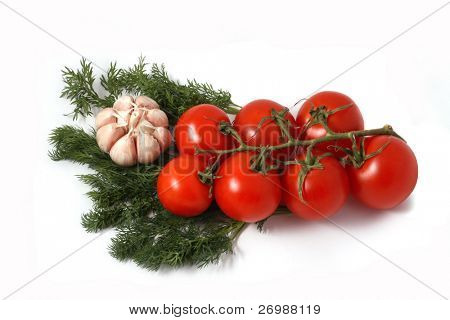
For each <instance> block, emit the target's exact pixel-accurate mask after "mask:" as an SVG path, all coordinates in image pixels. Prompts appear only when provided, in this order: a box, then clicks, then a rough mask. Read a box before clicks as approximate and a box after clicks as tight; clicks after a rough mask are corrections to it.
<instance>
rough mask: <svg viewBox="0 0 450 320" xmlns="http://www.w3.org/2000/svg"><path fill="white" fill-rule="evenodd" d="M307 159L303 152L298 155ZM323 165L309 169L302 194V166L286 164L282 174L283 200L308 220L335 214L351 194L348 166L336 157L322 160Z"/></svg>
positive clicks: (291, 209) (301, 158) (292, 209)
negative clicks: (300, 190) (300, 181)
mask: <svg viewBox="0 0 450 320" xmlns="http://www.w3.org/2000/svg"><path fill="white" fill-rule="evenodd" d="M297 158H298V159H300V160H303V159H304V155H303V154H301V155H299V156H298V157H297ZM320 163H321V164H322V166H323V168H322V169H312V170H311V171H309V172H308V173H307V175H306V177H305V180H304V182H303V189H302V196H303V199H304V201H305V202H306V203H304V202H302V201H301V199H300V196H299V188H298V174H299V173H300V171H301V169H302V166H301V165H300V164H291V165H288V166H286V168H285V170H284V172H283V175H282V177H281V186H282V190H283V200H284V201H285V203H286V206H287V207H288V209H289V210H290V211H291V212H292V213H294V214H296V215H297V216H299V217H301V218H304V219H307V220H318V219H323V218H326V217H329V216H331V215H333V214H335V213H336V212H337V211H339V209H341V208H342V206H343V205H344V203H345V201H346V200H347V197H348V194H349V189H350V188H349V183H348V177H347V175H346V172H345V169H344V168H343V167H342V166H341V164H340V163H339V161H337V160H336V159H335V158H333V157H325V158H323V159H321V160H320Z"/></svg>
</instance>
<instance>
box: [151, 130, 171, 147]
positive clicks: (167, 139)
mask: <svg viewBox="0 0 450 320" xmlns="http://www.w3.org/2000/svg"><path fill="white" fill-rule="evenodd" d="M153 136H154V137H155V139H156V140H158V143H159V146H160V148H161V152H164V151H165V150H166V149H167V148H168V147H169V146H170V144H171V143H172V134H171V133H170V131H169V129H167V128H164V127H156V128H155V131H154V132H153Z"/></svg>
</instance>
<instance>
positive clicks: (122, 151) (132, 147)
mask: <svg viewBox="0 0 450 320" xmlns="http://www.w3.org/2000/svg"><path fill="white" fill-rule="evenodd" d="M109 155H110V157H111V160H112V161H113V162H114V163H115V164H118V165H119V166H122V167H130V166H133V165H135V164H136V162H137V154H136V142H135V138H134V137H133V136H132V135H128V134H127V135H125V136H123V137H122V138H120V139H119V140H117V142H116V143H115V144H114V145H113V146H112V148H111V151H110V153H109Z"/></svg>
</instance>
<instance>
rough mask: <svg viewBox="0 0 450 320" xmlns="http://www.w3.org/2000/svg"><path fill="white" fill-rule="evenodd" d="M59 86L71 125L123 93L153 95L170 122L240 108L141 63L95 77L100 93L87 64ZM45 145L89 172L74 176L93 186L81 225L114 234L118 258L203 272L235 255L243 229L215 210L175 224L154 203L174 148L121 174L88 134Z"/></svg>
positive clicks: (205, 87) (65, 135) (223, 95)
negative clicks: (187, 114) (196, 111)
mask: <svg viewBox="0 0 450 320" xmlns="http://www.w3.org/2000/svg"><path fill="white" fill-rule="evenodd" d="M63 81H64V83H65V88H64V89H63V92H62V94H61V96H62V97H65V98H67V99H69V100H70V102H71V104H72V105H74V109H73V112H72V115H73V118H74V120H75V119H77V118H78V117H87V116H90V115H93V113H94V111H95V108H103V107H106V106H111V105H112V104H113V103H114V101H115V99H116V98H117V97H118V96H120V95H121V94H133V95H138V94H143V95H147V96H149V97H152V98H153V99H155V100H156V101H157V102H158V104H159V105H160V107H161V109H162V110H164V111H165V112H166V113H167V115H168V116H169V119H170V122H171V124H174V123H175V122H176V121H177V119H178V117H179V116H180V115H181V114H182V113H183V112H184V111H185V110H186V109H188V108H189V107H191V106H194V105H197V104H201V103H211V104H215V105H217V106H218V107H220V108H222V109H223V110H225V111H226V112H228V113H234V112H236V111H237V110H238V109H237V106H236V105H234V104H233V103H232V101H231V95H230V94H229V93H228V92H226V91H222V90H215V89H213V87H212V86H211V85H209V84H204V83H198V82H196V81H195V80H193V81H188V82H187V84H181V83H179V82H178V81H175V80H172V79H171V78H170V77H169V75H168V73H167V71H166V70H165V68H164V67H163V66H158V65H156V64H153V65H152V66H151V68H150V71H149V72H148V71H147V64H146V63H145V61H144V59H143V58H140V59H139V62H138V63H137V64H136V65H134V66H133V67H131V68H128V69H121V68H118V67H117V64H116V63H111V64H110V66H109V68H108V70H107V72H106V74H104V75H102V76H101V77H100V78H99V84H100V86H101V88H100V87H99V88H98V89H96V86H97V85H98V84H97V83H96V81H97V80H96V77H95V75H94V72H93V67H92V64H91V63H89V62H87V61H86V60H84V59H83V60H82V61H81V68H80V69H78V70H73V69H70V68H67V67H66V68H65V69H64V70H63ZM100 91H101V92H104V93H103V94H100V93H99V92H100ZM49 141H50V144H51V145H52V150H51V151H50V152H49V156H50V158H51V159H52V160H54V161H61V160H68V161H72V162H75V163H78V164H81V165H85V166H87V167H89V168H90V169H92V170H93V173H89V174H84V175H79V176H78V178H79V179H80V180H81V181H82V182H83V183H85V184H87V185H88V186H89V187H90V191H89V192H88V193H87V195H88V197H89V198H90V199H91V200H92V208H91V210H90V211H89V212H87V213H85V214H84V215H83V216H82V225H83V227H84V228H85V229H86V230H87V231H88V232H98V231H100V230H103V229H105V228H110V227H114V228H116V229H117V235H116V236H115V237H114V238H113V240H112V244H111V247H110V252H111V254H112V255H113V256H114V257H116V258H117V259H119V260H132V261H134V262H135V263H137V264H138V265H139V266H141V267H144V268H148V269H150V270H157V269H159V268H160V267H163V266H169V267H179V266H182V265H195V266H198V267H202V266H204V265H206V264H209V263H214V262H217V261H218V260H219V258H220V257H221V256H222V255H223V254H226V253H230V252H232V247H233V241H234V239H235V237H236V236H237V235H238V234H239V232H240V231H241V230H242V228H243V227H244V226H245V224H244V223H241V222H236V221H233V220H231V219H229V218H226V217H225V216H223V215H222V214H221V213H220V211H219V210H217V208H216V209H214V208H213V209H211V210H210V212H208V213H207V214H204V215H202V216H200V217H197V218H193V219H185V218H180V217H177V216H174V215H172V214H170V213H168V212H167V211H165V210H164V209H163V208H162V206H161V204H160V203H159V201H158V198H157V192H156V180H157V177H158V174H159V172H160V170H161V168H162V166H163V165H164V164H165V163H167V161H169V160H170V159H171V158H172V157H173V156H174V155H175V154H176V151H175V150H174V149H173V148H172V149H170V150H169V151H168V152H166V153H165V154H164V155H163V156H161V157H160V158H159V160H158V162H157V163H154V164H151V165H138V166H134V167H131V168H124V167H120V166H117V165H116V164H114V163H113V162H112V161H111V159H110V157H109V155H108V154H106V153H104V152H102V151H101V150H100V149H99V148H98V145H97V142H96V138H95V130H91V131H90V132H86V131H84V130H83V129H81V128H79V127H75V126H70V125H65V126H61V127H58V128H56V129H54V130H53V131H52V133H51V134H50V137H49Z"/></svg>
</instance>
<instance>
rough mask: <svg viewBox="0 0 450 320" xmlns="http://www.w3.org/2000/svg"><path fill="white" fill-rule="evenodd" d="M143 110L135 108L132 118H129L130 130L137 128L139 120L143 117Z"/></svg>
mask: <svg viewBox="0 0 450 320" xmlns="http://www.w3.org/2000/svg"><path fill="white" fill-rule="evenodd" d="M142 114H143V113H142V112H141V111H139V110H134V111H133V112H132V113H131V115H130V118H129V120H128V129H129V130H133V129H134V128H136V126H137V124H138V123H139V121H140V120H141V118H142Z"/></svg>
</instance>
